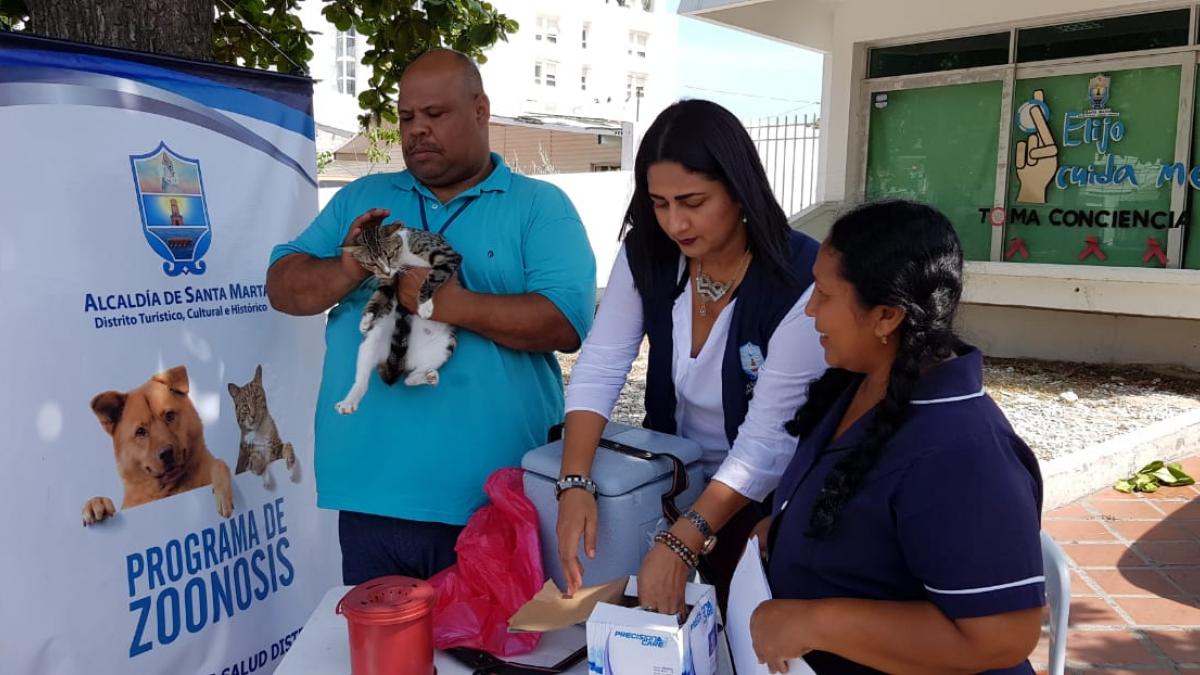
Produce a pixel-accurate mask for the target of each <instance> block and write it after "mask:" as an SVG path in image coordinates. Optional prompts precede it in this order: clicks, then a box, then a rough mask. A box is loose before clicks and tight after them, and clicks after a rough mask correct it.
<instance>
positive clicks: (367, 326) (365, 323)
mask: <svg viewBox="0 0 1200 675" xmlns="http://www.w3.org/2000/svg"><path fill="white" fill-rule="evenodd" d="M374 323H375V315H374V314H370V313H368V314H363V318H362V321H359V322H358V332H359V333H362V334H363V335H366V334H367V333H368V332H369V331H370V330H371V325H372V324H374Z"/></svg>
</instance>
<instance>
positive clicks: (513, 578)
mask: <svg viewBox="0 0 1200 675" xmlns="http://www.w3.org/2000/svg"><path fill="white" fill-rule="evenodd" d="M521 476H522V471H521V470H520V469H500V470H498V471H496V472H495V473H493V474H492V475H491V476H489V477H488V480H487V483H486V484H485V485H484V487H483V490H484V492H486V493H487V495H488V497H489V498H490V499H491V504H489V505H487V506H484V507H483V508H481V509H479V510H478V511H476V512H475V515H473V516H471V520H470V521H468V522H467V526H466V527H465V528H464V529H463V531H462V533H461V534H459V535H458V543H457V544H455V546H454V550H455V552H457V553H458V563H456V564H455V565H453V566H451V567H449V568H447V569H445V570H442V571H441V572H439V573H438V574H436V575H435V576H434V577H433V578H432V579H430V580H429V583H430V584H432V585H433V587H434V589H435V590H436V591H437V594H438V598H437V604H436V605H434V608H433V641H434V646H435V647H437V648H438V649H449V648H450V647H469V648H472V649H481V650H483V651H485V652H488V653H490V654H492V655H493V656H500V657H506V656H517V655H520V654H527V653H529V652H531V651H533V649H534V648H535V647H537V644H538V640H539V639H540V638H541V634H539V633H509V632H508V619H509V617H511V616H512V615H513V614H515V613H516V612H517V610H518V609H520V608H521V607H522V606H523V605H524V604H525V603H526V602H529V600H530V599H532V598H533V596H534V595H536V594H537V592H538V591H539V590H541V588H542V584H543V583H544V577H543V574H542V556H541V550H540V549H539V546H538V517H537V510H536V509H534V507H533V503H532V502H530V501H529V499H527V498H526V497H525V489H524V487H523V486H522V482H521Z"/></svg>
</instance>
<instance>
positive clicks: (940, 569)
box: [767, 346, 1045, 673]
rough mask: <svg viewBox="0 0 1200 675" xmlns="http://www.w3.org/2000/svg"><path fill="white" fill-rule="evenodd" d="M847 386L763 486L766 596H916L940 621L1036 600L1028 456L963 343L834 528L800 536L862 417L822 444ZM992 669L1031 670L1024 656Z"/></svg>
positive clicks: (828, 668) (1039, 590) (979, 362)
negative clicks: (766, 497)
mask: <svg viewBox="0 0 1200 675" xmlns="http://www.w3.org/2000/svg"><path fill="white" fill-rule="evenodd" d="M856 388H857V382H855V384H854V385H853V386H850V387H849V388H848V389H847V390H846V391H845V392H844V393H843V394H842V395H841V397H840V398H839V399H838V401H837V402H836V403H835V404H834V405H833V407H832V408H831V409H830V411H829V413H828V414H827V415H826V417H825V418H824V419H823V420H822V421H821V422H820V424H819V425H818V426H817V427H816V428H815V429H814V430H813V432H812V433H811V434H809V436H808V437H807V438H805V439H802V440H801V442H800V444H799V447H798V449H797V451H796V455H795V457H794V458H793V459H792V462H791V465H790V466H789V467H788V469H787V471H786V472H785V473H784V475H783V478H782V480H781V482H780V485H779V488H778V489H777V490H776V493H775V506H774V513H775V519H774V521H775V522H774V523H773V525H772V527H773V530H772V536H771V539H770V543H771V556H770V561H769V563H768V567H767V575H768V578H769V580H770V583H771V589H772V592H773V594H774V597H776V598H791V599H818V598H860V599H873V600H893V601H913V600H925V601H929V602H932V603H933V604H934V605H935V606H937V607H938V608H939V609H940V610H941V611H942V612H943V613H944V614H945V615H946V616H947V617H949V618H950V619H962V618H973V617H981V616H990V615H995V614H1002V613H1006V612H1012V611H1017V610H1022V609H1029V608H1033V607H1041V606H1042V605H1043V604H1044V602H1045V577H1044V576H1043V574H1042V555H1041V542H1040V539H1039V530H1040V528H1041V503H1042V482H1041V474H1040V473H1039V471H1038V465H1037V458H1036V457H1035V456H1034V454H1033V452H1031V451H1030V449H1029V447H1028V446H1027V445H1026V444H1025V443H1024V442H1023V441H1022V440H1021V439H1020V438H1018V437H1017V435H1016V433H1014V432H1013V430H1012V427H1011V426H1009V423H1008V420H1006V419H1005V417H1004V414H1003V413H1002V412H1001V411H1000V409H999V408H998V407H997V406H996V404H995V403H994V402H993V401H992V400H991V398H989V397H988V396H987V395H986V394H985V393H984V390H983V359H982V356H981V355H980V353H979V351H978V350H977V349H975V348H973V347H969V346H963V347H962V348H960V349H959V353H958V357H957V358H955V359H951V360H949V361H946V362H945V363H943V364H941V365H939V366H937V367H935V368H932V369H930V370H929V371H927V372H926V373H924V374H923V375H922V377H921V378H920V380H918V382H917V385H916V389H915V392H914V396H913V401H912V408H911V412H910V414H909V417H908V419H907V420H906V421H905V422H904V424H903V425H901V426H900V428H899V429H898V430H897V432H896V434H895V435H894V436H893V437H892V439H891V441H889V442H888V444H887V445H886V447H885V448H884V449H883V452H882V454H881V456H880V459H879V461H878V463H877V464H876V465H875V466H874V467H873V468H872V469H871V471H870V472H869V473H868V474H867V476H866V477H865V479H864V481H863V482H862V484H861V485H860V486H859V489H858V491H857V492H856V493H855V495H854V496H853V497H852V498H851V499H850V500H849V501H848V502H847V503H846V504H845V506H844V507H843V509H842V511H841V514H840V516H839V518H838V520H837V522H836V524H835V525H834V528H833V531H832V532H831V533H830V534H829V535H828V536H827V537H826V538H824V539H819V540H814V539H810V538H808V537H806V536H805V534H804V532H805V530H806V529H807V528H808V522H809V514H810V512H811V511H812V506H813V503H814V502H815V501H816V499H817V495H818V494H819V493H820V491H821V488H822V486H823V485H824V483H825V477H826V475H827V474H828V473H829V471H830V470H831V469H832V468H833V466H834V465H835V464H836V463H837V461H838V460H839V459H841V458H842V457H844V456H845V454H846V453H847V452H848V451H849V449H850V448H852V447H853V446H854V445H855V444H856V443H858V442H859V441H860V440H862V438H863V437H864V435H865V433H866V431H867V429H868V428H869V426H870V422H871V419H873V417H874V410H872V411H871V412H868V413H867V414H866V415H864V416H863V417H862V418H860V419H859V420H858V421H857V422H855V424H854V425H852V426H851V427H850V428H849V429H848V430H847V431H846V432H845V433H843V434H842V436H841V437H840V438H838V439H837V440H836V441H833V442H832V443H831V442H830V438H831V437H832V436H833V433H834V431H835V430H836V428H837V426H838V425H839V423H840V422H841V420H842V417H843V416H844V415H845V412H846V408H847V407H848V406H849V404H850V400H851V399H852V398H853V396H854V390H855V389H856ZM850 656H851V658H853V655H850ZM805 658H806V660H807V661H808V662H809V664H810V665H812V667H813V668H814V669H815V670H816V671H817V672H818V673H858V672H874V671H872V670H871V669H869V668H866V667H865V666H861V665H859V664H856V663H853V662H852V661H851V660H848V659H845V658H842V657H839V656H835V655H833V654H828V653H821V652H814V653H811V654H809V655H808V656H806V657H805ZM999 672H1004V673H1031V672H1032V669H1031V668H1030V666H1029V664H1028V662H1025V663H1022V664H1019V665H1017V666H1015V667H1013V668H1011V669H1007V670H1003V671H999Z"/></svg>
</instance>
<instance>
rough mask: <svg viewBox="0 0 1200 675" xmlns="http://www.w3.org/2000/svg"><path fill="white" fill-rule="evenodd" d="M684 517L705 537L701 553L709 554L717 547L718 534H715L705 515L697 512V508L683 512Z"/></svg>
mask: <svg viewBox="0 0 1200 675" xmlns="http://www.w3.org/2000/svg"><path fill="white" fill-rule="evenodd" d="M683 517H684V518H686V519H687V520H688V522H690V523H691V524H692V525H694V526H695V527H696V529H697V530H698V531H699V532H700V536H702V537H704V543H703V544H701V545H700V555H708V554H709V553H712V551H713V549H714V548H716V547H717V535H715V534H713V531H712V527H711V526H709V524H708V521H707V520H705V519H704V516H702V515H700V514H699V513H697V512H696V511H695V510H691V511H688V512H687V513H685V514H683Z"/></svg>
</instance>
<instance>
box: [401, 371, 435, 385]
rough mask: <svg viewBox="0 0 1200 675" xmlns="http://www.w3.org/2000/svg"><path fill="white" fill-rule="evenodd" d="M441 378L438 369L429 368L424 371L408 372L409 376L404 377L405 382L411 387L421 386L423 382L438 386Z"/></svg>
mask: <svg viewBox="0 0 1200 675" xmlns="http://www.w3.org/2000/svg"><path fill="white" fill-rule="evenodd" d="M439 379H440V378H439V377H438V371H436V370H427V371H425V372H423V373H422V372H412V373H409V374H408V377H406V378H404V384H407V385H408V386H410V387H419V386H421V385H423V384H427V385H429V386H431V387H436V386H437V383H438V381H439Z"/></svg>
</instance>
